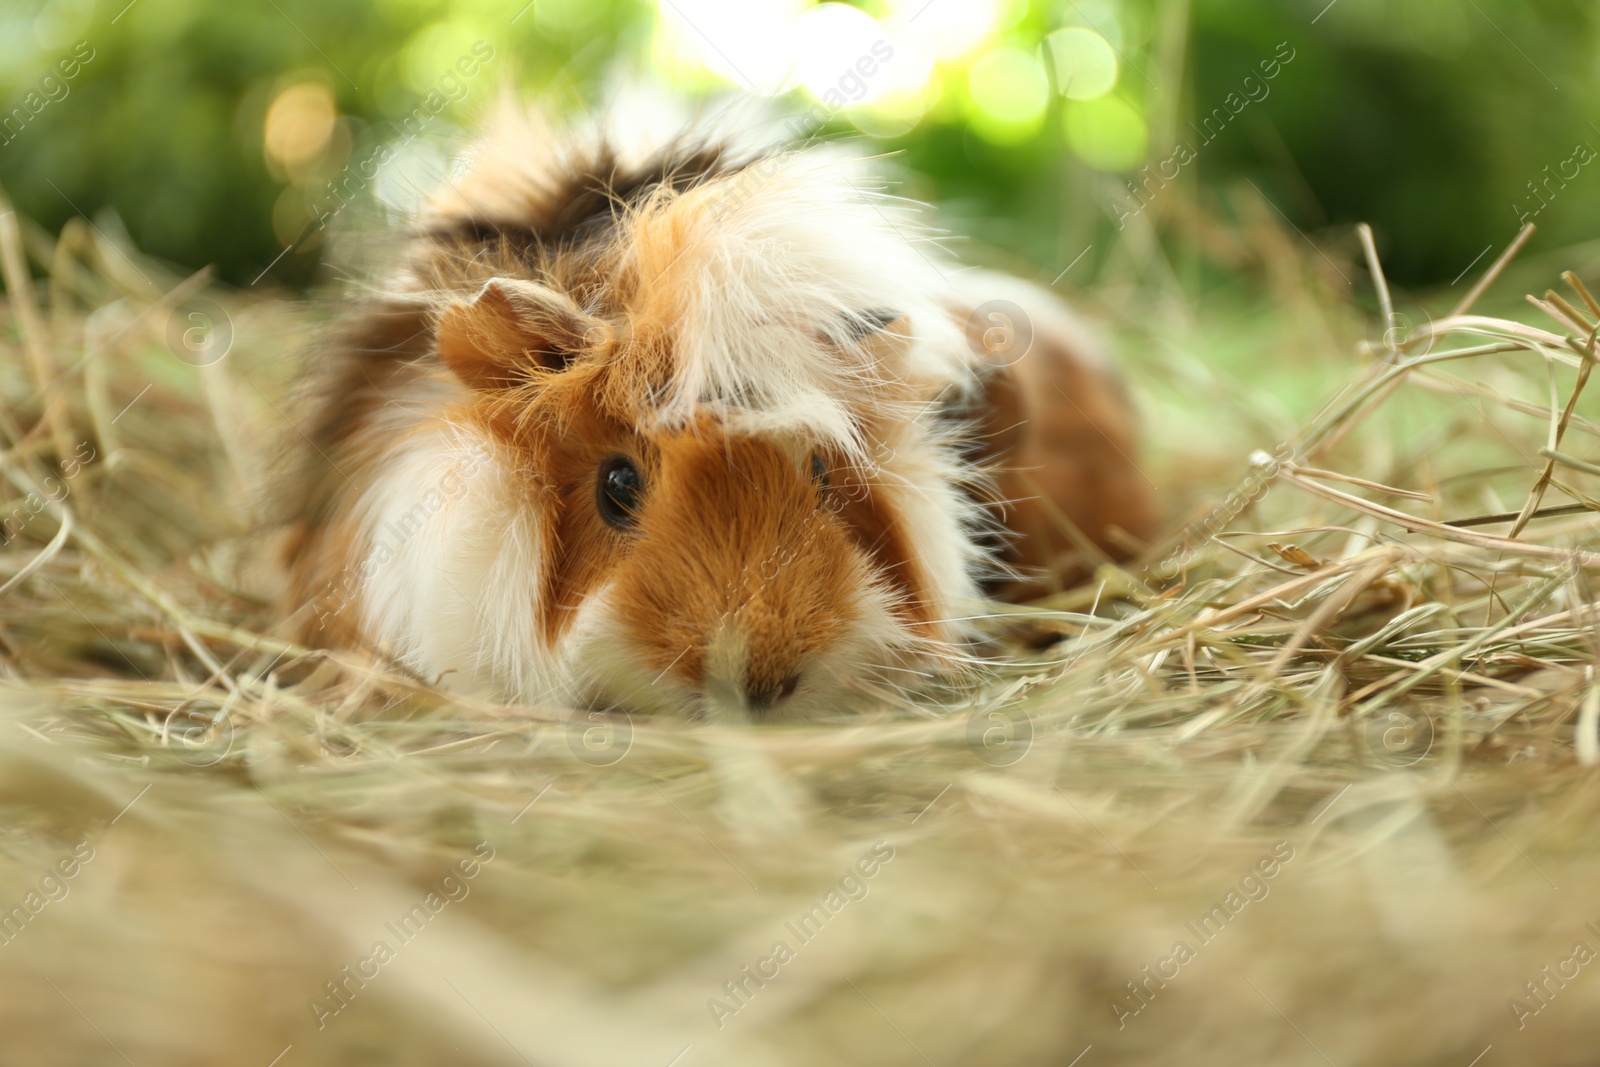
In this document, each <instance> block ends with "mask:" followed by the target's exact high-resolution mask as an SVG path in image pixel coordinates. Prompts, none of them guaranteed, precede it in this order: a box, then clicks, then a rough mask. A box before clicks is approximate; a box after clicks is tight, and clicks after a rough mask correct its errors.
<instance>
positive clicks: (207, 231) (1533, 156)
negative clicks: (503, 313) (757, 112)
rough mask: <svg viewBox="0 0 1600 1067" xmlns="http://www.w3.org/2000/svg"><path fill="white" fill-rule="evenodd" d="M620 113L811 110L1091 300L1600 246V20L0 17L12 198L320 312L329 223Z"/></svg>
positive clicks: (1229, 9) (84, 7)
mask: <svg viewBox="0 0 1600 1067" xmlns="http://www.w3.org/2000/svg"><path fill="white" fill-rule="evenodd" d="M480 42H481V43H480ZM878 42H883V44H882V45H879V44H878ZM875 45H877V46H878V47H879V48H880V50H883V51H887V52H888V53H889V55H888V57H887V58H883V59H882V61H881V62H878V61H877V60H871V61H869V62H868V63H867V64H866V66H867V67H871V68H873V69H872V73H871V74H870V75H867V74H862V73H860V70H861V69H862V68H858V67H857V63H858V60H860V59H861V58H862V57H863V56H868V55H875V54H877V53H874V52H873V51H872V49H873V47H874V46H875ZM885 46H886V47H885ZM880 58H881V57H880ZM469 71H470V73H469ZM628 82H636V83H642V84H645V85H649V86H667V87H670V88H672V89H674V90H677V91H680V92H683V93H687V94H691V95H699V94H705V95H715V94H718V93H724V94H725V93H729V92H733V91H755V92H758V93H762V94H772V95H778V96H780V97H781V98H782V99H783V100H784V101H785V102H787V103H790V104H792V105H793V106H794V107H795V108H796V109H806V108H810V109H811V113H812V114H813V115H816V116H818V117H820V118H823V119H824V121H825V128H826V130H827V131H828V132H830V133H833V132H837V133H849V132H856V133H865V134H866V135H867V136H868V137H870V138H871V139H873V141H874V142H875V143H876V144H877V145H878V146H879V147H881V148H883V149H886V150H894V151H898V152H900V153H902V155H901V157H900V158H901V163H902V165H903V166H904V167H906V168H908V169H909V170H910V171H911V173H912V174H913V175H914V178H913V181H912V187H913V191H915V192H916V193H918V194H920V195H927V196H932V197H938V198H939V199H940V200H941V201H943V202H944V203H945V204H946V205H947V207H948V209H949V216H948V218H949V220H950V225H951V226H952V228H953V229H955V230H956V231H957V232H958V233H964V234H967V235H970V236H972V237H975V238H977V239H979V240H981V241H982V242H983V243H984V244H985V245H987V246H989V247H992V248H994V249H997V250H998V251H999V253H1000V254H1001V255H1002V256H1003V257H1006V256H1008V257H1012V258H1013V260H1014V261H1016V262H1021V263H1025V264H1028V265H1031V267H1032V269H1033V271H1034V273H1036V274H1039V275H1042V276H1044V277H1046V278H1048V277H1049V276H1051V275H1054V274H1055V273H1056V272H1057V271H1058V270H1061V269H1062V268H1065V267H1067V266H1068V265H1069V264H1073V269H1074V271H1075V272H1077V273H1075V274H1074V275H1073V276H1072V278H1071V283H1076V284H1080V285H1081V284H1085V283H1087V282H1089V281H1091V280H1093V279H1095V278H1096V277H1097V276H1100V277H1104V275H1105V274H1106V272H1107V270H1108V269H1109V267H1110V265H1112V264H1114V263H1115V262H1116V259H1117V256H1118V254H1119V252H1118V249H1119V247H1120V246H1122V245H1125V244H1126V243H1127V242H1128V241H1130V240H1131V241H1137V242H1142V243H1143V245H1144V246H1145V247H1146V249H1147V250H1148V248H1150V247H1155V248H1158V249H1159V248H1163V247H1167V246H1169V245H1170V246H1174V247H1176V246H1179V245H1181V246H1182V247H1183V248H1185V249H1188V250H1189V251H1188V252H1186V253H1185V254H1184V255H1183V256H1173V257H1171V259H1170V262H1171V263H1172V264H1177V265H1176V266H1173V267H1172V269H1173V270H1175V271H1177V272H1178V273H1179V274H1182V275H1183V277H1184V279H1185V284H1192V285H1193V286H1195V287H1199V288H1204V286H1206V285H1207V284H1208V279H1211V278H1214V277H1218V278H1227V277H1230V276H1232V275H1233V274H1237V273H1238V272H1240V271H1241V270H1247V269H1248V266H1249V265H1248V264H1247V263H1246V262H1245V261H1246V260H1247V259H1248V258H1249V257H1247V256H1241V254H1240V253H1239V250H1238V248H1237V247H1236V246H1237V242H1236V241H1233V240H1231V239H1230V238H1228V237H1227V236H1226V233H1225V232H1223V231H1225V230H1227V229H1228V227H1223V228H1222V230H1219V229H1218V227H1217V226H1216V223H1217V222H1218V221H1219V220H1221V221H1223V222H1226V223H1228V224H1230V226H1231V227H1232V229H1233V230H1234V231H1237V230H1238V229H1239V228H1240V227H1247V226H1249V225H1250V224H1251V223H1252V221H1255V220H1258V219H1259V218H1260V217H1263V216H1267V217H1271V218H1275V219H1278V220H1279V221H1280V222H1281V221H1282V220H1285V219H1286V220H1289V221H1290V222H1292V223H1293V225H1294V227H1296V228H1298V229H1299V230H1300V231H1302V233H1303V234H1304V235H1305V237H1306V238H1307V239H1308V240H1310V241H1314V242H1316V243H1317V244H1318V245H1319V246H1323V247H1328V248H1331V249H1333V250H1334V252H1335V257H1336V258H1337V255H1338V249H1340V248H1343V249H1345V251H1346V255H1347V256H1348V253H1349V252H1350V250H1353V248H1354V244H1353V239H1352V238H1351V236H1350V234H1351V230H1350V227H1351V225H1352V224H1353V223H1355V222H1357V221H1361V220H1365V221H1369V222H1370V223H1372V225H1373V226H1374V228H1375V229H1376V231H1377V233H1378V237H1379V243H1380V247H1381V248H1382V251H1383V255H1384V260H1385V263H1386V265H1387V267H1388V270H1389V272H1390V275H1391V278H1392V279H1394V280H1395V281H1397V282H1398V283H1399V284H1401V285H1404V286H1414V287H1423V286H1429V285H1434V284H1446V283H1449V282H1450V281H1451V280H1452V279H1453V278H1455V277H1457V276H1458V275H1460V274H1461V272H1463V271H1464V270H1465V269H1466V268H1467V267H1468V266H1469V264H1472V263H1473V262H1474V261H1475V260H1477V259H1478V257H1481V256H1482V255H1483V254H1484V252H1485V250H1486V249H1489V248H1491V247H1492V248H1494V249H1495V250H1498V249H1499V248H1500V247H1502V246H1503V245H1504V244H1505V243H1506V242H1507V241H1508V240H1509V239H1510V238H1511V236H1512V235H1513V234H1514V233H1515V232H1516V231H1517V229H1518V228H1519V226H1520V224H1521V220H1523V219H1536V221H1537V222H1538V224H1539V228H1540V233H1539V234H1538V236H1537V237H1536V239H1535V245H1534V248H1535V249H1538V248H1539V247H1541V246H1542V247H1544V248H1546V249H1553V248H1557V247H1564V246H1568V245H1572V244H1576V243H1580V242H1584V241H1588V240H1591V239H1593V238H1594V237H1596V236H1597V235H1600V195H1597V194H1600V165H1597V162H1600V161H1596V160H1595V154H1596V150H1600V125H1597V123H1600V106H1597V105H1600V5H1597V4H1596V3H1594V0H1536V2H1527V0H1411V2H1406V3H1394V2H1392V0H1334V2H1333V3H1331V4H1330V3H1328V0H1303V2H1302V0H1274V2H1265V0H1193V2H1184V0H863V2H861V3H859V4H856V5H851V6H846V5H842V4H831V3H830V4H822V5H817V4H813V3H809V2H807V0H659V2H655V0H535V2H533V3H531V4H530V3H527V0H455V2H445V0H371V2H370V3H362V2H355V0H243V2H239V3H227V4H224V3H216V2H215V0H133V3H131V4H130V3H129V2H128V0H48V2H45V3H42V4H41V3H26V2H24V3H17V2H14V0H4V2H0V109H3V110H0V186H3V188H4V191H5V193H6V195H7V196H8V197H9V198H10V199H11V200H12V201H13V202H14V203H15V204H16V206H17V208H18V210H19V211H20V212H21V213H22V214H23V215H25V216H27V217H30V218H32V219H33V220H35V221H36V222H38V223H39V224H41V225H42V226H44V227H46V228H48V229H51V230H56V229H58V228H59V227H60V226H61V225H62V224H63V223H64V222H65V221H66V220H67V219H68V218H70V217H72V216H73V215H75V214H79V213H82V214H85V215H87V216H89V217H90V218H92V219H94V220H95V221H96V223H97V225H100V226H101V227H102V228H108V227H113V226H117V225H119V224H120V225H121V226H124V227H125V228H126V231H127V233H128V236H129V237H130V238H131V240H132V241H133V242H134V243H135V244H137V245H138V246H139V247H141V248H142V249H144V250H145V251H146V252H148V253H149V254H151V255H154V256H158V257H161V258H164V259H166V260H169V261H171V262H173V263H175V264H178V265H181V266H185V267H188V268H191V269H192V268H195V267H198V266H201V265H204V264H207V263H214V264H216V265H217V268H218V272H219V274H220V275H221V277H222V278H224V279H225V280H228V281H230V282H233V283H235V284H239V285H248V284H250V283H251V282H253V281H255V280H256V279H258V278H263V277H264V278H266V279H268V280H269V281H276V282H277V283H280V284H284V285H289V286H304V285H306V284H308V283H311V282H314V281H316V280H319V278H324V277H326V274H325V273H319V269H321V265H322V264H323V262H324V260H325V259H326V258H327V257H326V252H327V249H328V244H327V242H326V240H325V237H326V235H327V234H328V233H329V232H336V231H337V229H338V227H333V228H331V229H324V228H323V227H322V226H321V222H322V221H323V220H325V219H327V218H329V217H331V216H333V215H336V214H341V213H343V212H344V210H345V205H346V203H347V202H348V203H349V205H350V208H351V210H350V213H349V216H350V218H351V219H360V218H364V217H371V216H372V215H373V213H378V214H380V215H381V214H382V213H383V212H385V211H391V212H392V211H402V210H404V208H405V205H406V203H407V202H408V201H409V200H410V199H411V198H412V197H414V195H415V193H416V191H417V190H418V189H419V188H426V187H427V185H428V184H429V182H430V181H433V180H437V176H438V175H439V174H440V173H441V169H442V167H443V166H444V165H445V160H446V158H447V156H448V153H449V150H450V146H451V145H452V144H453V143H455V142H456V140H457V139H458V137H459V135H460V131H461V129H463V128H467V127H470V126H471V125H472V123H473V122H474V121H475V119H476V118H478V117H479V116H481V115H482V114H483V112H484V111H485V110H486V109H487V108H488V107H489V106H490V105H492V103H493V102H494V100H495V99H496V97H497V95H498V94H499V91H500V90H501V88H503V87H504V86H505V85H507V84H508V83H514V84H516V85H517V86H518V87H519V88H521V89H522V90H524V91H526V92H529V93H533V94H539V95H542V96H544V97H545V98H547V99H548V100H550V101H552V102H553V105H554V106H555V107H557V108H558V109H563V110H570V109H576V108H578V107H580V106H582V105H583V104H585V103H592V102H594V101H598V100H602V99H605V98H607V97H608V96H609V95H611V94H613V93H614V92H615V91H616V89H617V87H618V86H619V85H622V84H624V83H628ZM408 122H409V125H408ZM1085 249H1088V252H1087V254H1086V255H1085V257H1084V259H1083V261H1082V263H1081V264H1077V263H1076V262H1075V257H1076V256H1077V255H1078V254H1079V253H1080V252H1082V251H1084V250H1085ZM286 250H287V251H286ZM1196 250H1198V251H1196ZM1139 262H1140V263H1141V264H1143V265H1144V266H1143V267H1142V268H1141V269H1145V268H1149V269H1154V268H1153V267H1151V264H1156V263H1160V262H1169V260H1167V259H1162V258H1160V257H1156V258H1152V257H1151V256H1150V255H1148V254H1145V255H1143V256H1142V258H1141V259H1140V260H1139ZM1331 262H1332V260H1330V263H1331ZM1482 262H1487V260H1486V259H1485V260H1482V261H1481V262H1480V267H1481V265H1482ZM1258 266H1259V267H1260V268H1261V269H1262V270H1265V269H1266V267H1265V266H1264V265H1262V264H1258ZM263 272H266V273H265V275H263Z"/></svg>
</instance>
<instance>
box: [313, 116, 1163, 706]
mask: <svg viewBox="0 0 1600 1067" xmlns="http://www.w3.org/2000/svg"><path fill="white" fill-rule="evenodd" d="M869 181H870V179H869V178H867V177H866V176H865V175H864V173H863V172H862V171H861V169H860V167H859V165H858V164H855V163H853V162H851V161H849V160H841V159H838V158H835V157H832V156H828V155H823V154H819V153H817V152H816V151H814V150H813V151H811V152H800V153H792V154H785V153H781V152H778V153H771V152H768V153H763V152H741V151H739V150H737V149H735V148H734V147H733V146H732V145H730V144H727V143H722V142H718V141H716V140H714V139H682V140H679V141H676V142H672V143H669V144H667V145H665V146H664V147H655V148H644V147H634V146H631V145H627V144H619V143H617V142H616V141H614V140H610V139H607V138H606V137H605V136H604V135H602V134H597V133H590V134H582V135H575V134H569V135H564V136H560V137H557V136H555V135H552V134H549V133H548V132H545V131H542V130H541V129H540V128H539V127H538V126H537V125H536V124H534V123H533V122H532V121H525V122H522V123H520V124H513V125H511V126H508V125H507V124H505V123H502V125H501V128H500V129H499V130H498V131H497V132H496V133H495V134H494V135H493V136H491V137H490V138H489V140H487V141H486V142H485V143H484V145H483V146H482V147H481V148H480V149H479V151H478V153H477V155H476V157H474V158H472V159H471V160H470V161H469V165H468V166H467V168H466V169H465V171H464V172H463V173H462V174H460V175H459V176H458V177H457V178H455V179H454V180H453V181H452V182H450V183H449V186H448V189H447V191H446V193H445V195H443V196H442V197H440V198H437V199H436V200H435V202H434V203H433V204H432V205H431V206H430V208H429V209H428V210H427V211H426V213H425V214H424V216H423V217H422V218H421V219H420V221H419V224H418V229H417V232H416V235H415V237H414V239H413V241H412V245H411V249H410V253H409V256H408V258H407V260H406V262H405V263H404V265H403V267H402V269H401V270H400V271H399V272H398V274H397V275H396V276H395V277H394V278H393V279H392V281H391V284H390V285H389V286H388V287H387V288H386V289H385V290H384V291H382V292H380V293H378V294H377V295H374V296H370V297H368V298H366V299H365V301H364V302H363V303H361V304H360V305H358V306H357V307H355V308H354V309H353V310H352V312H351V313H350V314H349V315H348V316H347V317H346V318H345V319H344V321H342V322H341V324H340V325H339V326H338V327H337V329H336V330H335V331H334V334H333V335H332V336H331V338H330V340H329V341H328V342H327V343H326V344H325V345H324V350H323V351H322V352H321V353H320V354H319V357H318V361H317V367H316V369H315V373H314V374H313V375H312V376H310V377H309V378H308V389H307V396H306V398H305V403H306V405H307V406H308V409H309V411H308V421H303V420H297V421H299V422H300V428H301V430H303V431H304V435H305V437H306V438H307V440H308V441H309V443H310V445H311V448H310V449H308V450H307V463H306V464H305V466H304V469H303V471H302V473H301V474H300V476H299V483H298V490H299V491H298V493H297V497H296V499H297V505H296V511H295V515H294V523H295V532H294V537H293V539H292V544H291V548H290V550H289V561H288V562H289V567H290V574H291V582H290V591H289V596H290V598H291V600H290V603H289V605H288V607H289V608H291V609H295V610H297V611H298V613H299V614H298V618H299V619H300V620H303V621H304V630H305V635H304V636H305V637H306V638H307V639H308V640H312V641H317V642H321V643H326V644H343V645H357V644H360V645H366V646H369V647H373V648H376V649H378V650H380V651H382V652H384V653H385V654H387V655H389V656H392V657H393V658H394V659H396V660H398V661H399V662H401V663H403V664H405V665H406V666H408V667H410V668H412V669H414V670H415V671H417V672H418V673H419V674H421V675H423V676H425V677H427V678H429V679H430V680H440V681H441V682H442V684H444V685H446V686H449V687H455V688H462V689H470V690H473V691H477V692H481V693H484V694H487V695H492V696H495V697H498V698H501V699H508V700H521V701H530V702H559V703H563V704H578V705H583V706H590V707H621V708H626V709H629V710H639V711H659V712H668V713H676V714H685V715H689V716H694V717H698V716H702V715H708V714H720V713H721V712H722V710H723V709H727V710H730V711H732V712H735V713H737V712H740V711H742V712H743V713H746V714H758V715H759V714H772V715H778V714H783V715H786V716H787V715H795V714H802V713H805V712H806V711H814V710H818V709H824V708H831V707H835V706H838V705H839V704H840V703H841V702H842V701H843V699H844V698H845V697H846V696H847V695H848V694H849V693H850V692H852V691H859V690H860V689H861V688H862V687H867V686H871V685H873V684H874V683H877V684H883V683H888V684H895V683H897V682H898V681H901V680H916V679H918V678H924V677H928V676H930V675H939V674H942V673H946V672H948V671H949V670H951V669H952V668H954V667H955V666H957V665H959V664H961V663H963V662H965V661H966V660H967V659H968V658H969V653H968V652H967V651H966V649H967V641H968V637H969V625H970V623H969V622H968V621H966V620H970V619H971V618H972V617H973V616H975V615H977V614H979V613H980V612H981V601H982V599H983V596H984V593H985V590H986V589H987V590H989V591H994V590H1000V591H1002V592H1005V593H1010V594H1012V595H1022V594H1023V593H1024V592H1032V591H1038V590H1042V589H1046V588H1049V587H1050V586H1051V585H1052V584H1058V583H1059V582H1060V581H1061V580H1064V579H1065V578H1067V577H1068V571H1070V570H1071V567H1072V566H1074V565H1075V564H1067V565H1065V566H1063V565H1061V561H1062V559H1063V558H1064V557H1065V556H1068V555H1071V554H1072V552H1073V542H1072V540H1071V536H1072V535H1070V534H1069V533H1068V532H1067V531H1070V530H1071V528H1072V527H1073V526H1076V528H1077V529H1078V530H1080V531H1081V534H1079V535H1077V539H1078V540H1079V541H1081V540H1083V539H1084V538H1087V540H1088V541H1092V542H1094V543H1095V544H1097V545H1099V546H1102V547H1106V548H1112V549H1113V551H1115V548H1114V546H1115V540H1114V538H1108V532H1110V531H1111V530H1112V528H1113V527H1116V528H1120V529H1122V530H1123V531H1125V532H1126V533H1127V535H1129V536H1130V537H1134V538H1137V537H1140V536H1143V535H1144V534H1146V533H1147V532H1148V527H1149V524H1150V522H1151V516H1152V508H1151V499H1150V496H1149V492H1148V489H1147V488H1146V487H1145V485H1144V483H1143V481H1142V478H1141V476H1140V475H1139V474H1138V473H1137V472H1136V470H1135V469H1134V468H1133V466H1132V461H1131V459H1129V456H1130V455H1131V454H1132V450H1133V431H1132V425H1131V421H1130V418H1129V415H1128V412H1127V410H1126V405H1125V402H1124V401H1123V399H1122V396H1121V394H1120V392H1119V391H1118V390H1117V388H1116V387H1115V385H1114V383H1113V382H1112V380H1111V378H1110V376H1109V375H1108V373H1107V372H1106V371H1105V370H1104V368H1103V367H1101V366H1100V365H1099V364H1098V363H1096V362H1095V361H1094V360H1093V359H1091V358H1090V357H1089V356H1088V355H1087V354H1086V352H1085V350H1084V346H1083V343H1082V341H1081V339H1080V338H1078V337H1076V336H1075V335H1074V333H1073V330H1074V327H1073V326H1072V323H1071V320H1070V319H1069V318H1068V317H1067V316H1066V314H1065V312H1064V311H1063V310H1062V309H1060V308H1059V307H1058V306H1056V305H1055V304H1054V302H1053V300H1052V298H1050V297H1049V296H1048V295H1047V294H1045V293H1043V292H1042V291H1040V290H1037V289H1033V288H1031V287H1024V286H1021V285H1020V283H1016V282H1014V281H1011V280H1009V279H1000V278H996V277H994V276H989V275H971V274H963V273H962V272H961V271H960V270H959V269H958V268H957V267H956V266H955V265H954V264H952V263H948V262H946V261H944V260H942V259H940V258H939V257H938V254H937V252H936V250H934V249H933V248H931V247H928V246H926V244H925V240H926V239H925V237H923V231H922V230H920V229H919V226H920V223H919V221H918V219H917V217H916V216H915V215H914V214H912V213H911V212H909V211H908V210H906V209H905V208H904V207H903V206H901V205H899V204H897V203H896V202H893V201H891V200H889V199H888V198H885V197H881V196H878V195H875V194H873V193H869V192H868V191H867V189H866V183H867V182H869ZM997 298H998V299H1003V300H1007V301H1011V303H1010V304H1008V305H1006V308H1007V309H1008V310H1007V311H1006V312H1005V313H1004V314H1002V315H1001V318H1005V319H1006V321H1004V322H1001V321H1000V320H999V319H996V320H995V321H996V322H997V323H998V328H1000V329H1001V330H1002V331H1004V330H1005V329H1007V328H1012V329H1014V328H1015V327H1016V326H1017V325H1018V324H1016V323H1013V322H1011V321H1010V318H1014V317H1015V314H1014V312H1012V311H1010V310H1009V309H1010V308H1014V307H1016V306H1019V305H1020V306H1021V307H1022V308H1023V311H1024V323H1023V324H1022V325H1023V326H1024V328H1025V326H1026V322H1027V321H1031V322H1032V324H1033V327H1032V330H1031V333H1032V338H1031V343H1030V344H1028V345H1027V352H1026V354H1025V355H1023V354H1021V352H1020V349H1021V347H1022V346H1021V345H1018V344H1017V343H1015V340H1014V339H1013V335H1006V336H1005V337H1003V338H1001V339H1000V341H999V342H998V343H996V341H995V338H994V337H993V336H991V335H990V332H989V330H990V325H989V324H990V319H989V317H985V315H984V314H980V315H979V316H978V317H977V318H976V319H974V317H973V311H974V309H980V310H981V309H982V308H984V307H987V306H988V304H987V302H988V301H991V300H993V299H997ZM969 335H970V336H969ZM1019 355H1020V357H1021V358H1020V359H1018V358H1017V357H1018V356H1019ZM1030 498H1037V499H1030ZM1007 519H1015V520H1017V521H1016V523H1015V526H1014V529H1013V530H1012V531H1011V534H1013V535H1015V536H1011V535H1008V534H1007V532H1006V531H1005V530H1003V529H1001V528H1000V526H999V523H1000V522H1002V521H1005V520H1007ZM1080 547H1081V546H1080ZM1075 558H1076V559H1078V560H1079V561H1080V562H1081V560H1082V558H1083V557H1082V556H1081V555H1079V556H1077V557H1075Z"/></svg>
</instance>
